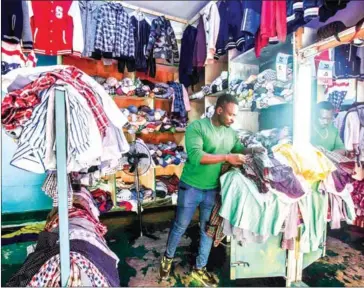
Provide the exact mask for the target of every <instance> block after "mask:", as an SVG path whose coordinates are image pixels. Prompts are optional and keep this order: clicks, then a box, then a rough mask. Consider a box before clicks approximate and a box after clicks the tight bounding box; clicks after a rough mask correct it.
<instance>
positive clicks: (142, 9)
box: [119, 1, 188, 24]
mask: <svg viewBox="0 0 364 288" xmlns="http://www.w3.org/2000/svg"><path fill="white" fill-rule="evenodd" d="M119 3H121V5H123V6H124V7H125V8H129V9H132V10H138V11H140V12H143V13H146V14H149V15H155V16H164V17H165V18H166V19H168V20H171V21H175V22H179V23H182V24H187V23H188V20H187V19H183V18H179V17H175V16H171V15H166V14H163V13H160V12H156V11H153V10H150V9H145V8H140V7H138V6H135V5H132V4H129V3H125V2H124V1H119Z"/></svg>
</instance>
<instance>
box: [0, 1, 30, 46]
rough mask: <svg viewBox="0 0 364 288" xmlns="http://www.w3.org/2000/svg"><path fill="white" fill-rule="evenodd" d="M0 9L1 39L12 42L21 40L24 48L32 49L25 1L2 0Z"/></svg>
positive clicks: (15, 42)
mask: <svg viewBox="0 0 364 288" xmlns="http://www.w3.org/2000/svg"><path fill="white" fill-rule="evenodd" d="M1 10H2V12H1V40H3V41H6V42H8V43H14V44H18V43H20V41H21V42H22V48H23V49H24V50H31V49H33V39H32V33H31V29H30V22H29V11H28V5H27V2H25V1H20V0H3V1H2V2H1Z"/></svg>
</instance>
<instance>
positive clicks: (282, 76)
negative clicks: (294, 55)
mask: <svg viewBox="0 0 364 288" xmlns="http://www.w3.org/2000/svg"><path fill="white" fill-rule="evenodd" d="M290 57H291V55H288V54H284V53H278V55H277V58H276V71H277V80H279V81H283V82H286V81H287V80H288V62H289V58H290Z"/></svg>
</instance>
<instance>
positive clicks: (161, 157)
mask: <svg viewBox="0 0 364 288" xmlns="http://www.w3.org/2000/svg"><path fill="white" fill-rule="evenodd" d="M146 145H147V146H148V148H149V150H150V154H151V156H152V159H153V162H154V163H155V165H157V166H162V167H167V166H168V165H179V164H181V163H185V162H186V160H187V153H185V152H184V148H183V146H178V145H177V144H176V143H173V142H167V143H164V144H163V143H160V144H159V145H154V144H146Z"/></svg>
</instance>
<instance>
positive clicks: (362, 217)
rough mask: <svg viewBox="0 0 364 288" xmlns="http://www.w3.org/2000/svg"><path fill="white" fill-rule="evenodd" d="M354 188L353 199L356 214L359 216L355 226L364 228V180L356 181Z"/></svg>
mask: <svg viewBox="0 0 364 288" xmlns="http://www.w3.org/2000/svg"><path fill="white" fill-rule="evenodd" d="M353 188H354V189H353V192H352V193H351V198H352V199H353V202H354V206H355V213H356V215H357V217H356V219H355V222H354V225H356V226H359V227H363V228H364V180H363V181H355V182H354V183H353Z"/></svg>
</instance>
